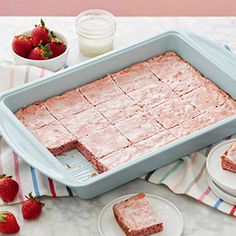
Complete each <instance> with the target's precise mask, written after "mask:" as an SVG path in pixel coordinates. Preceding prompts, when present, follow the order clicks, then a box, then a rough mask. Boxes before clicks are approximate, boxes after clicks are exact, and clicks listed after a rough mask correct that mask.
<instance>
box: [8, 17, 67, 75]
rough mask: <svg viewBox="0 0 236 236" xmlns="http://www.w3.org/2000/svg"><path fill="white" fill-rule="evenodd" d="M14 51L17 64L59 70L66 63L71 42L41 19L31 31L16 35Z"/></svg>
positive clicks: (13, 44)
mask: <svg viewBox="0 0 236 236" xmlns="http://www.w3.org/2000/svg"><path fill="white" fill-rule="evenodd" d="M11 48H12V53H13V56H14V59H15V62H16V64H19V65H22V64H23V65H33V66H37V67H41V68H44V69H47V70H50V71H57V70H59V69H60V68H62V67H63V66H64V65H65V64H66V60H67V57H68V53H69V44H68V41H67V40H66V38H65V36H63V35H62V34H60V33H58V32H54V31H51V30H49V29H48V28H47V27H46V26H45V23H44V21H43V20H42V19H41V21H40V24H39V25H36V26H35V28H34V29H33V30H31V31H26V32H23V33H21V34H19V35H16V36H14V38H13V40H12V47H11Z"/></svg>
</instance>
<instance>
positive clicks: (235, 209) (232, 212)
mask: <svg viewBox="0 0 236 236" xmlns="http://www.w3.org/2000/svg"><path fill="white" fill-rule="evenodd" d="M235 211H236V206H234V207H233V208H232V209H231V211H230V213H229V214H230V215H231V216H233V215H234V213H235Z"/></svg>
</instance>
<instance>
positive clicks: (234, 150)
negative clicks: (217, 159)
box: [221, 142, 236, 173]
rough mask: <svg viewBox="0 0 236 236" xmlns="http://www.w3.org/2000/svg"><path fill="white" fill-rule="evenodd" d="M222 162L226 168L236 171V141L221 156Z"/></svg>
mask: <svg viewBox="0 0 236 236" xmlns="http://www.w3.org/2000/svg"><path fill="white" fill-rule="evenodd" d="M221 164H222V168H223V169H224V170H229V171H232V172H235V173H236V142H235V143H234V144H232V146H231V147H230V148H229V149H228V150H227V151H226V152H225V153H224V155H222V156H221Z"/></svg>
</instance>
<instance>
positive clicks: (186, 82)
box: [162, 66, 206, 96]
mask: <svg viewBox="0 0 236 236" xmlns="http://www.w3.org/2000/svg"><path fill="white" fill-rule="evenodd" d="M205 81H206V78H204V77H203V76H202V75H201V74H200V73H199V72H198V71H197V70H195V69H194V68H193V67H192V66H187V67H185V68H184V69H183V70H181V71H180V72H179V73H178V74H177V75H176V76H174V77H168V76H167V77H164V78H163V79H162V82H164V83H165V84H167V85H168V86H169V87H170V88H171V89H172V90H173V91H175V93H176V94H178V95H180V96H181V95H184V94H186V93H189V92H191V91H192V90H194V89H196V88H199V87H200V86H201V85H202V84H204V82H205Z"/></svg>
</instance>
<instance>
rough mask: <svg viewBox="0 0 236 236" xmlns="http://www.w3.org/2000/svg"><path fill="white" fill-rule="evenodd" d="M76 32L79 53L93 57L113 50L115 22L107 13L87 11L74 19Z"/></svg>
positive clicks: (95, 10) (97, 10) (96, 10)
mask: <svg viewBox="0 0 236 236" xmlns="http://www.w3.org/2000/svg"><path fill="white" fill-rule="evenodd" d="M76 31H77V34H78V39H79V48H80V51H81V53H82V54H84V55H85V56H89V57H94V56H97V55H100V54H102V53H105V52H108V51H111V50H112V49H113V42H114V34H115V31H116V21H115V18H114V16H113V15H112V14H111V13H110V12H108V11H104V10H99V9H92V10H87V11H84V12H82V13H81V14H79V15H78V17H77V18H76Z"/></svg>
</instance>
